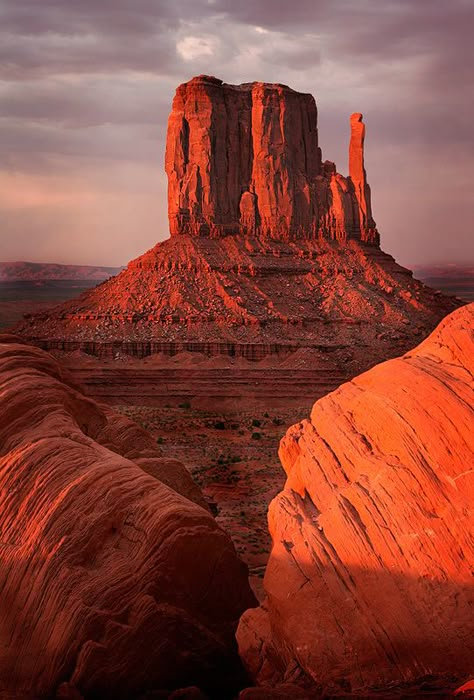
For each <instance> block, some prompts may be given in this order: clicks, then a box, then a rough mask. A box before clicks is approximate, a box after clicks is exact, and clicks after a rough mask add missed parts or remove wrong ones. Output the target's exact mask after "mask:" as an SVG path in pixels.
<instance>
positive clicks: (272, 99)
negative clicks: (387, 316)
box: [165, 76, 379, 244]
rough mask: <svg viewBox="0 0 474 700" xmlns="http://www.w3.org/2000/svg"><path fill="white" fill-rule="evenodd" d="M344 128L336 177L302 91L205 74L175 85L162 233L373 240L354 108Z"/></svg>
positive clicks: (311, 107) (312, 103) (314, 114)
mask: <svg viewBox="0 0 474 700" xmlns="http://www.w3.org/2000/svg"><path fill="white" fill-rule="evenodd" d="M351 129H352V135H351V145H350V162H349V172H350V174H349V177H348V178H345V177H343V176H342V175H340V174H339V173H337V172H336V166H335V165H334V163H331V162H329V161H326V162H324V163H323V162H322V156H321V148H320V147H319V142H318V126H317V109H316V103H315V101H314V98H313V96H312V95H308V94H303V93H300V92H295V91H294V90H291V89H290V88H289V87H287V86H286V85H279V84H268V83H246V84H243V85H228V84H226V83H223V82H222V81H221V80H218V79H216V78H213V77H209V76H199V77H197V78H193V79H192V80H190V81H189V82H188V83H184V84H183V85H180V86H179V87H178V89H177V90H176V96H175V98H174V101H173V108H172V111H171V114H170V117H169V121H168V138H167V143H166V159H165V162H166V173H167V175H168V183H169V187H168V212H169V220H170V231H171V235H176V234H189V235H196V236H211V237H220V236H225V235H228V234H244V235H252V236H256V235H261V236H268V237H270V238H277V239H282V240H290V239H298V238H311V239H318V238H329V239H336V240H345V239H348V238H355V239H357V240H361V241H364V242H368V243H374V244H377V243H378V240H379V237H378V234H377V230H376V227H375V222H374V220H373V218H372V211H371V205H370V189H369V186H368V184H367V179H366V174H365V169H364V130H365V127H364V125H363V124H362V115H361V114H354V115H352V117H351Z"/></svg>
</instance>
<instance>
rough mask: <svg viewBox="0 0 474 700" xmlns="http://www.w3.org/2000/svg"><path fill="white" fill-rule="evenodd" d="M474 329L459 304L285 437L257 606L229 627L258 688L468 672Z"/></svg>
mask: <svg viewBox="0 0 474 700" xmlns="http://www.w3.org/2000/svg"><path fill="white" fill-rule="evenodd" d="M473 328H474V304H471V305H470V306H468V307H464V308H463V309H460V310H458V311H456V312H454V313H453V314H452V315H450V316H449V317H447V318H446V319H445V320H444V321H443V322H442V323H441V324H440V326H439V327H438V328H437V329H436V331H435V332H434V333H433V334H432V335H431V336H430V337H429V338H428V339H427V340H426V341H425V342H423V343H422V344H421V345H419V346H418V347H417V348H416V349H415V350H413V351H411V352H409V353H408V354H406V355H405V356H403V357H401V358H398V359H395V360H391V361H389V362H385V363H383V364H381V365H378V366H377V367H375V368H373V369H372V370H370V371H369V372H367V373H366V374H363V375H361V376H359V377H357V378H356V379H354V380H353V381H352V382H350V383H347V384H344V385H342V386H341V387H340V388H339V389H337V390H336V391H335V392H333V393H332V394H329V395H328V396H326V397H324V398H322V399H320V400H319V401H318V402H317V403H316V404H315V405H314V407H313V410H312V412H311V417H310V418H309V419H307V420H304V421H303V422H301V423H299V424H297V425H295V426H293V427H292V428H290V429H289V431H288V433H287V434H286V436H285V437H284V439H283V440H282V442H281V446H280V458H281V461H282V464H283V466H284V469H285V471H286V474H287V481H286V484H285V488H284V490H283V491H282V492H281V493H280V494H279V495H278V496H277V497H276V499H275V500H274V501H273V502H272V504H271V506H270V510H269V528H270V532H271V535H272V538H273V549H272V552H271V555H270V560H269V563H268V566H267V570H266V575H265V581H264V586H265V590H266V593H267V600H266V603H265V604H264V605H263V607H261V608H260V609H258V610H254V611H248V612H247V613H246V614H245V615H244V616H243V618H242V620H241V623H240V626H239V631H238V639H239V647H240V652H241V655H242V657H243V659H244V660H245V662H246V664H247V666H248V669H249V671H250V672H251V674H252V675H253V676H254V677H255V678H256V679H257V680H258V681H259V682H260V683H274V682H281V681H282V679H285V680H288V679H290V680H293V681H295V680H298V682H299V683H302V684H303V685H304V684H307V685H308V686H310V687H311V686H312V687H313V688H315V687H316V686H324V687H325V688H326V690H328V689H329V692H338V691H341V690H344V691H345V692H349V691H352V692H355V691H357V692H359V694H360V693H361V692H362V691H364V689H365V691H367V692H369V689H370V688H371V687H372V688H373V687H374V686H385V687H387V686H388V684H400V683H403V682H409V681H410V682H413V681H416V680H417V679H420V678H423V677H424V676H428V675H430V674H431V675H432V674H438V675H443V674H447V675H448V676H450V677H452V678H457V679H459V680H463V679H465V677H466V676H467V677H469V674H472V660H473V658H474V619H473V615H472V610H473V606H474V586H473V580H472V574H473V571H474V527H473V525H474V517H473V516H474V512H473V501H472V494H473V489H474V470H473V468H472V467H473V463H474V439H473V431H472V426H473V421H474V411H473V406H474V385H473V370H474V343H473ZM391 687H392V688H393V686H391ZM369 694H370V693H369Z"/></svg>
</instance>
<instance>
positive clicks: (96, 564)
mask: <svg viewBox="0 0 474 700" xmlns="http://www.w3.org/2000/svg"><path fill="white" fill-rule="evenodd" d="M6 341H8V342H6ZM0 395H1V397H2V400H1V402H0V554H1V567H0V590H1V596H0V639H1V644H0V695H1V696H2V697H15V698H19V699H21V698H25V699H26V698H29V699H32V698H35V700H39V699H41V698H51V697H54V696H55V694H56V692H57V691H58V689H59V688H60V687H61V690H60V691H59V696H60V697H65V695H64V693H66V696H67V697H75V695H74V693H75V692H79V693H80V694H81V695H82V696H83V697H85V698H90V697H94V698H97V697H100V698H114V699H117V698H132V697H133V698H138V697H141V696H142V695H145V693H146V692H147V691H150V690H156V689H162V688H166V689H170V690H172V689H173V688H177V687H183V686H186V685H189V686H191V685H197V686H200V687H201V688H203V689H204V690H205V691H206V692H207V693H209V695H210V696H214V697H219V698H221V697H223V696H224V694H223V691H222V687H223V685H224V686H225V687H227V688H228V687H229V678H230V681H231V686H232V679H233V678H234V679H235V676H236V674H238V673H239V668H240V666H239V662H238V657H237V655H236V650H235V639H234V631H235V626H236V624H237V621H238V618H239V615H240V614H241V613H242V611H243V610H244V609H245V608H246V607H248V606H249V605H252V604H253V602H254V598H253V596H252V594H251V592H250V589H249V586H248V581H247V572H246V567H245V566H244V565H243V564H242V563H241V562H240V560H239V559H238V558H237V556H236V554H235V550H234V547H233V545H232V543H231V541H230V539H229V537H228V536H227V535H226V534H225V533H224V532H223V531H222V530H221V529H220V528H219V527H218V526H217V524H216V523H215V521H214V519H213V518H212V516H211V515H210V513H209V512H208V511H207V510H206V509H205V507H203V506H204V504H203V502H202V496H201V494H200V492H199V491H198V490H197V488H196V487H195V486H194V484H193V483H192V481H191V478H190V477H189V475H188V474H187V472H186V469H185V468H184V467H183V465H181V464H180V463H178V462H174V461H172V460H163V459H162V458H161V457H160V453H159V450H158V449H157V447H156V445H155V444H154V441H153V440H152V439H151V437H150V436H149V435H148V434H147V433H145V432H144V431H143V430H142V429H141V428H139V427H138V426H136V425H135V424H134V423H132V422H131V421H129V420H128V419H127V418H125V417H123V416H117V415H115V414H113V413H112V412H110V411H109V410H108V409H107V410H105V411H104V410H103V409H102V408H101V407H100V406H99V405H98V404H96V403H95V402H93V401H91V400H90V399H87V398H85V397H84V396H83V395H82V394H81V393H80V392H79V391H78V390H77V389H76V388H75V387H74V386H72V385H71V384H70V382H69V380H68V378H67V376H64V373H63V370H61V368H60V367H59V365H58V364H57V362H56V361H55V360H54V359H53V358H52V357H51V356H49V355H47V354H46V353H44V352H42V351H40V350H38V349H35V348H31V347H28V346H25V345H21V344H17V343H15V338H13V337H4V338H3V341H2V339H1V338H0ZM138 465H140V466H138ZM147 472H148V473H147ZM150 474H152V475H150ZM64 684H67V687H68V688H69V690H68V691H67V689H65V686H64ZM74 689H75V690H74ZM66 691H67V692H66ZM67 693H69V695H67ZM59 696H58V697H59ZM160 697H161V696H160Z"/></svg>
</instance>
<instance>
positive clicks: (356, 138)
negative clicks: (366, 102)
mask: <svg viewBox="0 0 474 700" xmlns="http://www.w3.org/2000/svg"><path fill="white" fill-rule="evenodd" d="M350 121H351V141H350V145H349V177H350V179H351V181H352V184H353V186H354V194H355V199H356V203H357V209H358V211H357V212H356V213H355V217H354V218H355V221H356V222H357V220H358V224H359V229H360V238H361V240H362V241H365V242H368V243H375V242H378V234H377V230H376V228H375V222H374V220H373V218H372V206H371V201H370V187H369V185H368V183H367V173H366V172H365V167H364V139H365V124H364V122H363V121H362V114H361V113H360V112H354V114H352V115H351V119H350Z"/></svg>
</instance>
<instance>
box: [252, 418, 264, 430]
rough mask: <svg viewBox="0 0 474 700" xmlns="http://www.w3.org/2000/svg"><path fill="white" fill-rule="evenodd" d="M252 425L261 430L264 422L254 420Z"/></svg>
mask: <svg viewBox="0 0 474 700" xmlns="http://www.w3.org/2000/svg"><path fill="white" fill-rule="evenodd" d="M252 425H253V427H254V428H260V426H261V425H262V421H261V420H257V419H256V418H254V419H253V420H252Z"/></svg>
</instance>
